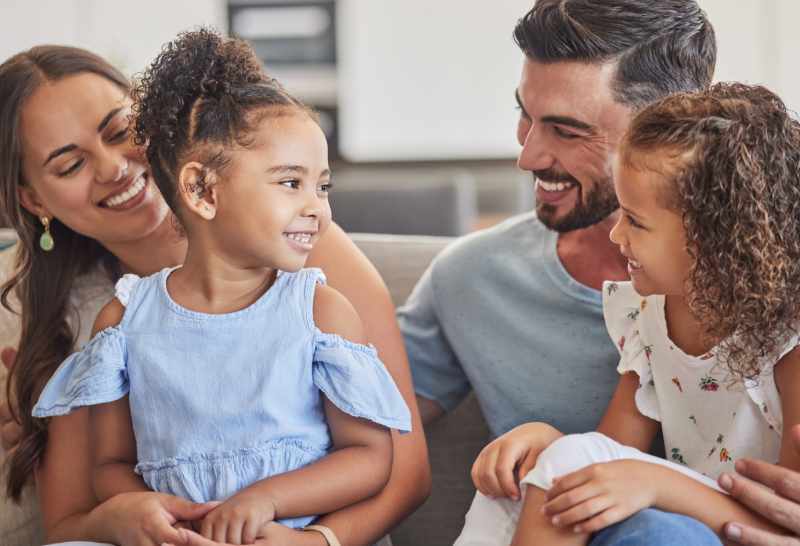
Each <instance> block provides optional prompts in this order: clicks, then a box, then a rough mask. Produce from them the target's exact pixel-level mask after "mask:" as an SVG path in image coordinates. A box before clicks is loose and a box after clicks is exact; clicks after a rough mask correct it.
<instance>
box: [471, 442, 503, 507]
mask: <svg viewBox="0 0 800 546" xmlns="http://www.w3.org/2000/svg"><path fill="white" fill-rule="evenodd" d="M480 459H481V461H480V464H478V465H477V470H476V473H475V474H476V475H475V477H474V481H475V482H476V483H475V487H476V488H477V489H478V491H480V492H481V493H483V494H484V495H486V496H488V497H497V496H499V494H500V492H501V491H502V489H501V488H500V484H499V483H498V481H497V477H496V476H495V474H494V468H495V465H496V464H497V449H496V448H494V447H491V448H490V449H489V450H488V451H486V450H485V451H484V452H483V453H481V456H480Z"/></svg>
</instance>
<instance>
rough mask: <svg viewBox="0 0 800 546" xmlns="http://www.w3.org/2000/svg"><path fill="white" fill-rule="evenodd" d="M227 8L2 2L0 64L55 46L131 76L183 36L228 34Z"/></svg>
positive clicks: (104, 0) (187, 2)
mask: <svg viewBox="0 0 800 546" xmlns="http://www.w3.org/2000/svg"><path fill="white" fill-rule="evenodd" d="M225 5H226V2H225V1H224V0H136V1H134V2H131V1H130V0H127V1H123V0H3V1H2V2H0V60H4V59H6V58H8V57H10V56H11V55H13V54H14V53H17V52H18V51H21V50H23V49H27V48H29V47H31V46H34V45H37V44H42V43H56V44H64V45H73V46H78V47H84V48H87V49H90V50H92V51H94V52H96V53H99V54H100V55H102V56H104V57H106V58H107V59H108V60H110V61H111V62H112V63H114V64H115V65H116V66H117V67H118V68H120V69H122V70H123V71H124V72H125V73H127V74H128V75H131V74H132V73H134V72H138V71H140V70H142V69H143V68H145V67H146V66H147V64H148V63H149V62H150V61H151V60H152V59H153V57H155V55H156V54H157V53H158V52H159V50H160V48H161V46H162V45H163V44H164V43H166V42H167V41H169V40H171V39H173V38H174V37H175V35H176V34H177V33H178V32H179V31H181V30H187V29H189V28H192V27H194V26H198V25H201V24H208V25H212V26H215V27H216V28H218V29H220V30H222V31H225V30H227V18H226V17H227V16H226V10H225Z"/></svg>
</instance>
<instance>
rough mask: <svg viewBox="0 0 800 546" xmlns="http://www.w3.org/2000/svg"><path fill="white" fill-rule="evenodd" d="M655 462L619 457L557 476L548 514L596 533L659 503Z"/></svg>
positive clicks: (565, 524)
mask: <svg viewBox="0 0 800 546" xmlns="http://www.w3.org/2000/svg"><path fill="white" fill-rule="evenodd" d="M654 467H655V465H652V464H648V463H644V462H641V461H634V460H619V461H612V462H609V463H599V464H593V465H591V466H587V467H586V468H583V469H581V470H578V471H577V472H573V473H572V474H567V475H566V476H562V477H561V478H558V479H557V480H556V481H555V483H554V484H553V487H551V488H550V490H549V491H547V494H546V496H545V498H546V499H547V503H546V504H545V505H544V506H543V508H542V509H543V511H544V513H545V515H547V516H550V517H551V518H552V520H551V521H552V523H553V525H554V526H556V527H569V526H572V527H573V530H574V531H575V532H576V533H593V532H596V531H599V530H600V529H604V528H605V527H608V526H609V525H612V524H614V523H617V522H619V521H622V520H623V519H625V518H627V517H628V516H630V515H632V514H635V513H636V512H638V511H640V510H643V509H645V508H648V507H650V506H653V505H654V504H655V503H656V500H657V496H658V491H657V484H658V480H657V479H654V475H653V469H654Z"/></svg>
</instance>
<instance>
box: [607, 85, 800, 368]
mask: <svg viewBox="0 0 800 546" xmlns="http://www.w3.org/2000/svg"><path fill="white" fill-rule="evenodd" d="M642 152H643V153H642ZM654 152H657V153H658V155H657V156H654V155H653V153H654ZM664 154H666V155H664ZM648 156H649V157H650V159H651V160H652V159H653V158H655V157H661V158H664V157H666V158H668V161H667V163H668V164H670V165H677V168H667V169H665V170H666V171H668V172H669V174H667V176H666V178H667V180H668V182H667V183H665V184H664V188H661V194H660V197H663V201H664V204H665V205H666V206H667V207H668V208H671V209H672V210H675V211H677V212H678V213H679V214H681V215H682V217H683V226H684V228H685V230H686V241H687V247H688V251H689V254H690V256H691V257H692V258H693V265H692V267H691V269H690V271H689V276H688V280H687V302H688V305H689V307H690V309H691V311H692V313H693V314H694V315H695V316H696V317H697V319H698V320H700V322H701V323H702V324H703V325H704V326H705V329H706V334H707V335H708V336H709V337H710V339H711V340H712V341H714V342H715V343H719V344H720V351H719V352H718V357H719V358H720V362H721V364H722V365H723V366H725V367H726V368H727V369H728V370H729V371H730V372H731V374H732V379H734V380H743V379H754V378H756V377H757V376H758V375H759V374H760V373H761V371H762V368H763V363H764V359H765V358H772V359H773V361H774V358H776V357H777V356H778V352H779V351H780V349H781V347H783V346H784V345H785V344H786V343H787V342H788V340H789V339H790V337H791V336H792V335H795V334H796V333H797V328H798V322H797V321H798V318H799V317H800V124H798V122H797V121H796V120H795V119H794V118H793V117H792V115H791V114H790V113H789V112H787V110H786V106H785V105H784V104H783V102H782V101H781V99H780V98H779V97H777V96H776V95H775V94H774V93H772V92H771V91H769V90H768V89H765V88H764V87H760V86H750V85H745V84H741V83H719V84H715V85H713V86H711V87H710V88H709V89H707V90H703V91H698V92H694V93H680V94H677V95H673V96H670V97H668V98H666V99H664V100H662V101H660V102H657V103H655V104H653V105H651V106H649V107H647V108H645V109H643V110H642V111H641V112H639V114H638V115H637V116H636V117H635V119H634V120H633V122H632V124H631V126H630V128H629V129H628V132H627V134H626V136H625V137H624V138H623V143H622V150H621V158H622V160H623V161H624V162H625V163H626V164H628V165H631V166H632V167H636V166H637V165H638V166H641V161H643V160H644V161H647V158H648ZM645 168H647V167H645Z"/></svg>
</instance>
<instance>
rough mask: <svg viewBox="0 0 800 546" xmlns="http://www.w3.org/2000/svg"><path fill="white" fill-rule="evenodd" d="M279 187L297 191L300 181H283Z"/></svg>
mask: <svg viewBox="0 0 800 546" xmlns="http://www.w3.org/2000/svg"><path fill="white" fill-rule="evenodd" d="M281 186H285V187H287V188H292V189H293V190H296V189H298V188H299V187H300V181H299V180H284V181H282V182H281Z"/></svg>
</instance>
